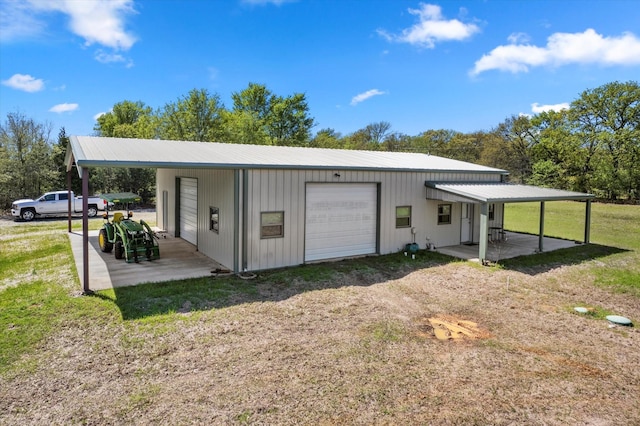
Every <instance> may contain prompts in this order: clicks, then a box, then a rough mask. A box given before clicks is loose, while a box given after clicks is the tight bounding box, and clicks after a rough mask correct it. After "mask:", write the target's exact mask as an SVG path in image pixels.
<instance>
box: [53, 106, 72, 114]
mask: <svg viewBox="0 0 640 426" xmlns="http://www.w3.org/2000/svg"><path fill="white" fill-rule="evenodd" d="M77 109H78V104H58V105H54V106H52V107H51V108H49V111H50V112H57V113H58V114H61V113H63V112H70V111H75V110H77Z"/></svg>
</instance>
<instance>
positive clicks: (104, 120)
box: [90, 100, 158, 200]
mask: <svg viewBox="0 0 640 426" xmlns="http://www.w3.org/2000/svg"><path fill="white" fill-rule="evenodd" d="M157 124H158V118H157V116H156V115H155V114H154V113H153V111H152V109H151V108H150V107H148V106H146V105H145V104H144V102H142V101H137V102H132V101H126V100H125V101H122V102H119V103H117V104H115V105H114V106H113V108H112V110H111V111H110V112H108V113H106V114H103V115H101V116H100V117H98V119H97V123H96V125H95V126H94V130H95V131H96V133H97V134H98V135H100V136H105V137H119V138H140V139H152V138H153V137H154V136H155V135H156V127H157ZM90 187H91V191H95V192H99V193H108V192H124V191H131V192H134V193H136V194H138V195H140V196H141V197H142V198H143V199H145V200H149V199H150V198H152V197H153V196H154V195H155V170H154V169H150V168H112V167H101V168H98V169H96V170H94V171H93V172H92V173H91V177H90Z"/></svg>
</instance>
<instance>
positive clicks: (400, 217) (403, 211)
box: [396, 206, 411, 228]
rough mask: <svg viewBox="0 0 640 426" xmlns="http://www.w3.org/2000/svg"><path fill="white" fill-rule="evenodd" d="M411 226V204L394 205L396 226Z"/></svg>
mask: <svg viewBox="0 0 640 426" xmlns="http://www.w3.org/2000/svg"><path fill="white" fill-rule="evenodd" d="M410 226H411V206H400V207H396V228H409V227H410Z"/></svg>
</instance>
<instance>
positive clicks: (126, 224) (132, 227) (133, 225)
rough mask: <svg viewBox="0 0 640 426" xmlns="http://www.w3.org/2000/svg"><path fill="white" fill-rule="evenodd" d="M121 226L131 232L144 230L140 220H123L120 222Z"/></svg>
mask: <svg viewBox="0 0 640 426" xmlns="http://www.w3.org/2000/svg"><path fill="white" fill-rule="evenodd" d="M120 226H121V227H122V228H124V229H126V230H127V231H129V232H140V231H143V230H144V228H143V227H142V225H140V224H139V223H138V222H134V221H133V220H123V221H122V222H120Z"/></svg>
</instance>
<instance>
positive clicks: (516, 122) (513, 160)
mask: <svg viewBox="0 0 640 426" xmlns="http://www.w3.org/2000/svg"><path fill="white" fill-rule="evenodd" d="M494 132H495V134H496V135H497V136H499V137H500V138H501V139H502V140H503V141H504V145H503V148H504V150H505V151H504V152H503V155H502V157H501V163H502V164H499V165H496V167H499V168H502V169H505V170H509V172H510V175H509V178H510V180H511V181H513V182H519V183H523V182H526V181H527V179H529V177H530V176H531V173H532V163H531V148H532V147H533V146H534V145H535V144H536V143H537V135H536V129H535V128H534V127H533V126H532V125H531V120H530V118H529V117H527V116H524V115H518V116H516V115H513V116H511V117H509V118H507V119H506V120H505V121H504V122H502V123H500V124H499V125H498V127H497V128H496V129H494Z"/></svg>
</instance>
